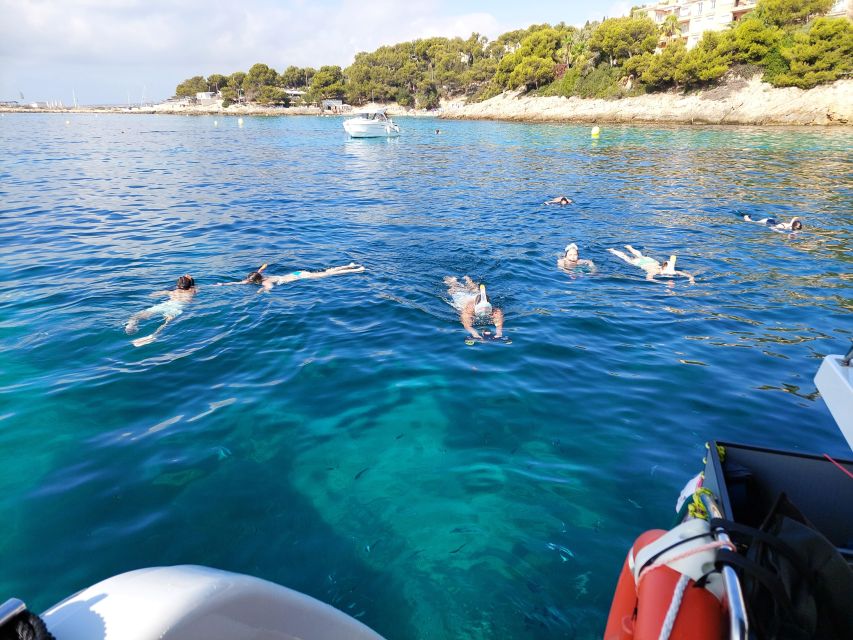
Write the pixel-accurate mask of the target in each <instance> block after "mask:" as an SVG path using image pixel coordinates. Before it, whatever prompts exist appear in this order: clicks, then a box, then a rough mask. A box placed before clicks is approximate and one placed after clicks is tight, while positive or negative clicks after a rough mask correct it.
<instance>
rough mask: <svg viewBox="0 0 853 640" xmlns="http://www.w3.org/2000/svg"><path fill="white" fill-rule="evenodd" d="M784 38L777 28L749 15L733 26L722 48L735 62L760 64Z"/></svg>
mask: <svg viewBox="0 0 853 640" xmlns="http://www.w3.org/2000/svg"><path fill="white" fill-rule="evenodd" d="M784 37H785V32H784V31H782V29H780V28H779V27H777V26H774V25H770V24H767V23H766V22H765V21H764V20H762V19H761V18H759V17H758V16H755V15H750V16H747V17H746V18H744V19H742V20H740V21H738V22H736V23H735V24H734V26H733V28H732V29H731V30H730V31H728V32H727V34H726V36H725V40H724V43H723V45H722V46H724V47H725V48H727V49H728V51H729V52H730V53H731V55H732V57H733V59H734V60H735V61H736V62H761V61H762V60H764V59H765V58H766V57H767V55H768V54H769V53H770V52H771V51H772V50H773V49H774V48H775V47H778V46H779V43H780V42H781V41H782V39H783V38H784Z"/></svg>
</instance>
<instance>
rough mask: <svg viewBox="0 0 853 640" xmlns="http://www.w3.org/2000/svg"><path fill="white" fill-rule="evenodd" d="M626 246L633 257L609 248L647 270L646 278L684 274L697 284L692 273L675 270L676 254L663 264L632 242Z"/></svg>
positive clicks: (650, 279)
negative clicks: (636, 247)
mask: <svg viewBox="0 0 853 640" xmlns="http://www.w3.org/2000/svg"><path fill="white" fill-rule="evenodd" d="M625 248H626V249H627V250H628V251H630V252H631V255H632V256H633V257H631V256H628V255H626V254H625V253H624V252H622V251H619V250H618V249H608V251H609V252H610V253H612V254H613V255H614V256H618V257H620V258H622V259H623V260H624V261H625V262H627V263H628V264H632V265H634V266H635V267H640V269H642V270H643V271H645V272H646V280H649V281H651V282H653V281H654V279H655V276H684V277H685V278H687V279H688V280H690V284H696V281H695V280H694V279H693V276H692V275H690V274H689V273H687V272H686V271H676V270H675V259H676V258H675V256H670V257H669V260H665V261H664V263H663V264H661V263H660V262H658V261H657V260H655V259H654V258H652V257H650V256H644V255H643V254H642V253H640V252H639V251H637V250H636V249H635V248H634V247H632V246H631V245H630V244H626V245H625Z"/></svg>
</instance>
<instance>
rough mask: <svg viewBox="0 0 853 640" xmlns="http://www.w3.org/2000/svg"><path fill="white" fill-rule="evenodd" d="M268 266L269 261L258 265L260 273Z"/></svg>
mask: <svg viewBox="0 0 853 640" xmlns="http://www.w3.org/2000/svg"><path fill="white" fill-rule="evenodd" d="M266 268H267V263H266V262H264V263H263V264H262V265H261V266H260V267H258V273H263V272H264V269H266Z"/></svg>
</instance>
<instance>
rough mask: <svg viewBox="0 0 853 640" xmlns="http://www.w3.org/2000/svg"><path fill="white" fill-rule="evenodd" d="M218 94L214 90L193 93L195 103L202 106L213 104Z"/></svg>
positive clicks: (217, 98)
mask: <svg viewBox="0 0 853 640" xmlns="http://www.w3.org/2000/svg"><path fill="white" fill-rule="evenodd" d="M218 96H219V94H218V93H216V92H214V91H199V92H198V93H197V94H195V101H196V104H200V105H202V106H203V107H208V106H210V105H212V104H215V103H216V102H217V101H218V100H219V97H218Z"/></svg>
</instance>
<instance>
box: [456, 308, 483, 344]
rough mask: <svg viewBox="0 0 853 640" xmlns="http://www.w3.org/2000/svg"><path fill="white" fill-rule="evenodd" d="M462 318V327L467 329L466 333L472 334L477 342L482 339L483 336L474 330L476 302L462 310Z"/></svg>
mask: <svg viewBox="0 0 853 640" xmlns="http://www.w3.org/2000/svg"><path fill="white" fill-rule="evenodd" d="M460 317H461V320H462V326H463V327H465V331H467V332H468V333H470V334H471V337H472V338H476V339H477V340H480V339H482V337H483V336H481V335H480V334H479V332H478V331H477V330H476V329H475V328H474V301H473V300H472V301H471V302H469V303H468V304H466V305H465V308H464V309H462V312H461V314H460Z"/></svg>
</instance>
